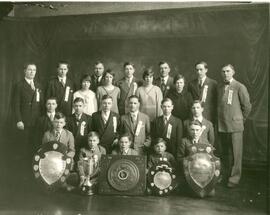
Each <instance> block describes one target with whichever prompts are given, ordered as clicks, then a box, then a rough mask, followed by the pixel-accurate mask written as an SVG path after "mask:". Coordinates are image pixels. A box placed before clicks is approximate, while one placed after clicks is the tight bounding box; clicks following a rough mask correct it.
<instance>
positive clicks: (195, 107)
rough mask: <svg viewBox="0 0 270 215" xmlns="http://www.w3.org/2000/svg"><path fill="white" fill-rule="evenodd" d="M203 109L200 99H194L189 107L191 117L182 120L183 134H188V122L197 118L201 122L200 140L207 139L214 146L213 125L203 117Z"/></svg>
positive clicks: (186, 135)
mask: <svg viewBox="0 0 270 215" xmlns="http://www.w3.org/2000/svg"><path fill="white" fill-rule="evenodd" d="M203 111H204V108H203V106H202V103H201V101H200V100H195V101H194V102H193V104H192V107H191V113H192V118H191V119H187V120H185V121H184V136H185V137H188V136H189V135H190V134H189V128H190V122H192V121H195V120H197V121H199V122H200V123H201V124H202V130H201V134H200V140H202V139H203V140H204V141H205V142H207V141H208V142H209V143H210V144H211V145H213V146H214V143H215V132H214V127H213V124H212V123H211V122H210V121H208V120H207V119H205V118H204V117H203Z"/></svg>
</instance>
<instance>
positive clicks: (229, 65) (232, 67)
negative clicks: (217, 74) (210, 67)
mask: <svg viewBox="0 0 270 215" xmlns="http://www.w3.org/2000/svg"><path fill="white" fill-rule="evenodd" d="M227 66H228V67H230V68H231V69H232V70H233V71H235V69H234V66H233V65H232V64H230V63H228V64H224V65H223V66H222V69H223V68H224V67H227Z"/></svg>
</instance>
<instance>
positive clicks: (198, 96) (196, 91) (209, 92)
mask: <svg viewBox="0 0 270 215" xmlns="http://www.w3.org/2000/svg"><path fill="white" fill-rule="evenodd" d="M195 69H196V72H197V78H196V79H194V80H192V81H191V82H189V84H188V91H189V92H190V93H191V95H192V98H193V100H200V101H201V102H202V104H203V106H204V112H203V116H204V117H205V118H206V119H208V120H210V121H211V122H212V123H213V124H214V125H215V124H216V118H217V108H216V107H217V82H216V81H215V80H213V79H211V78H209V77H207V72H208V65H207V63H206V62H204V61H201V62H198V63H196V64H195Z"/></svg>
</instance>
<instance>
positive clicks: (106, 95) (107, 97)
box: [101, 94, 113, 101]
mask: <svg viewBox="0 0 270 215" xmlns="http://www.w3.org/2000/svg"><path fill="white" fill-rule="evenodd" d="M105 99H111V100H113V98H112V97H111V96H110V95H108V94H105V95H103V96H102V97H101V101H103V100H105Z"/></svg>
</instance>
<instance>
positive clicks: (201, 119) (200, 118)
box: [193, 116, 203, 123]
mask: <svg viewBox="0 0 270 215" xmlns="http://www.w3.org/2000/svg"><path fill="white" fill-rule="evenodd" d="M193 119H194V120H198V121H199V122H200V123H201V122H202V121H203V116H199V117H193Z"/></svg>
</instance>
